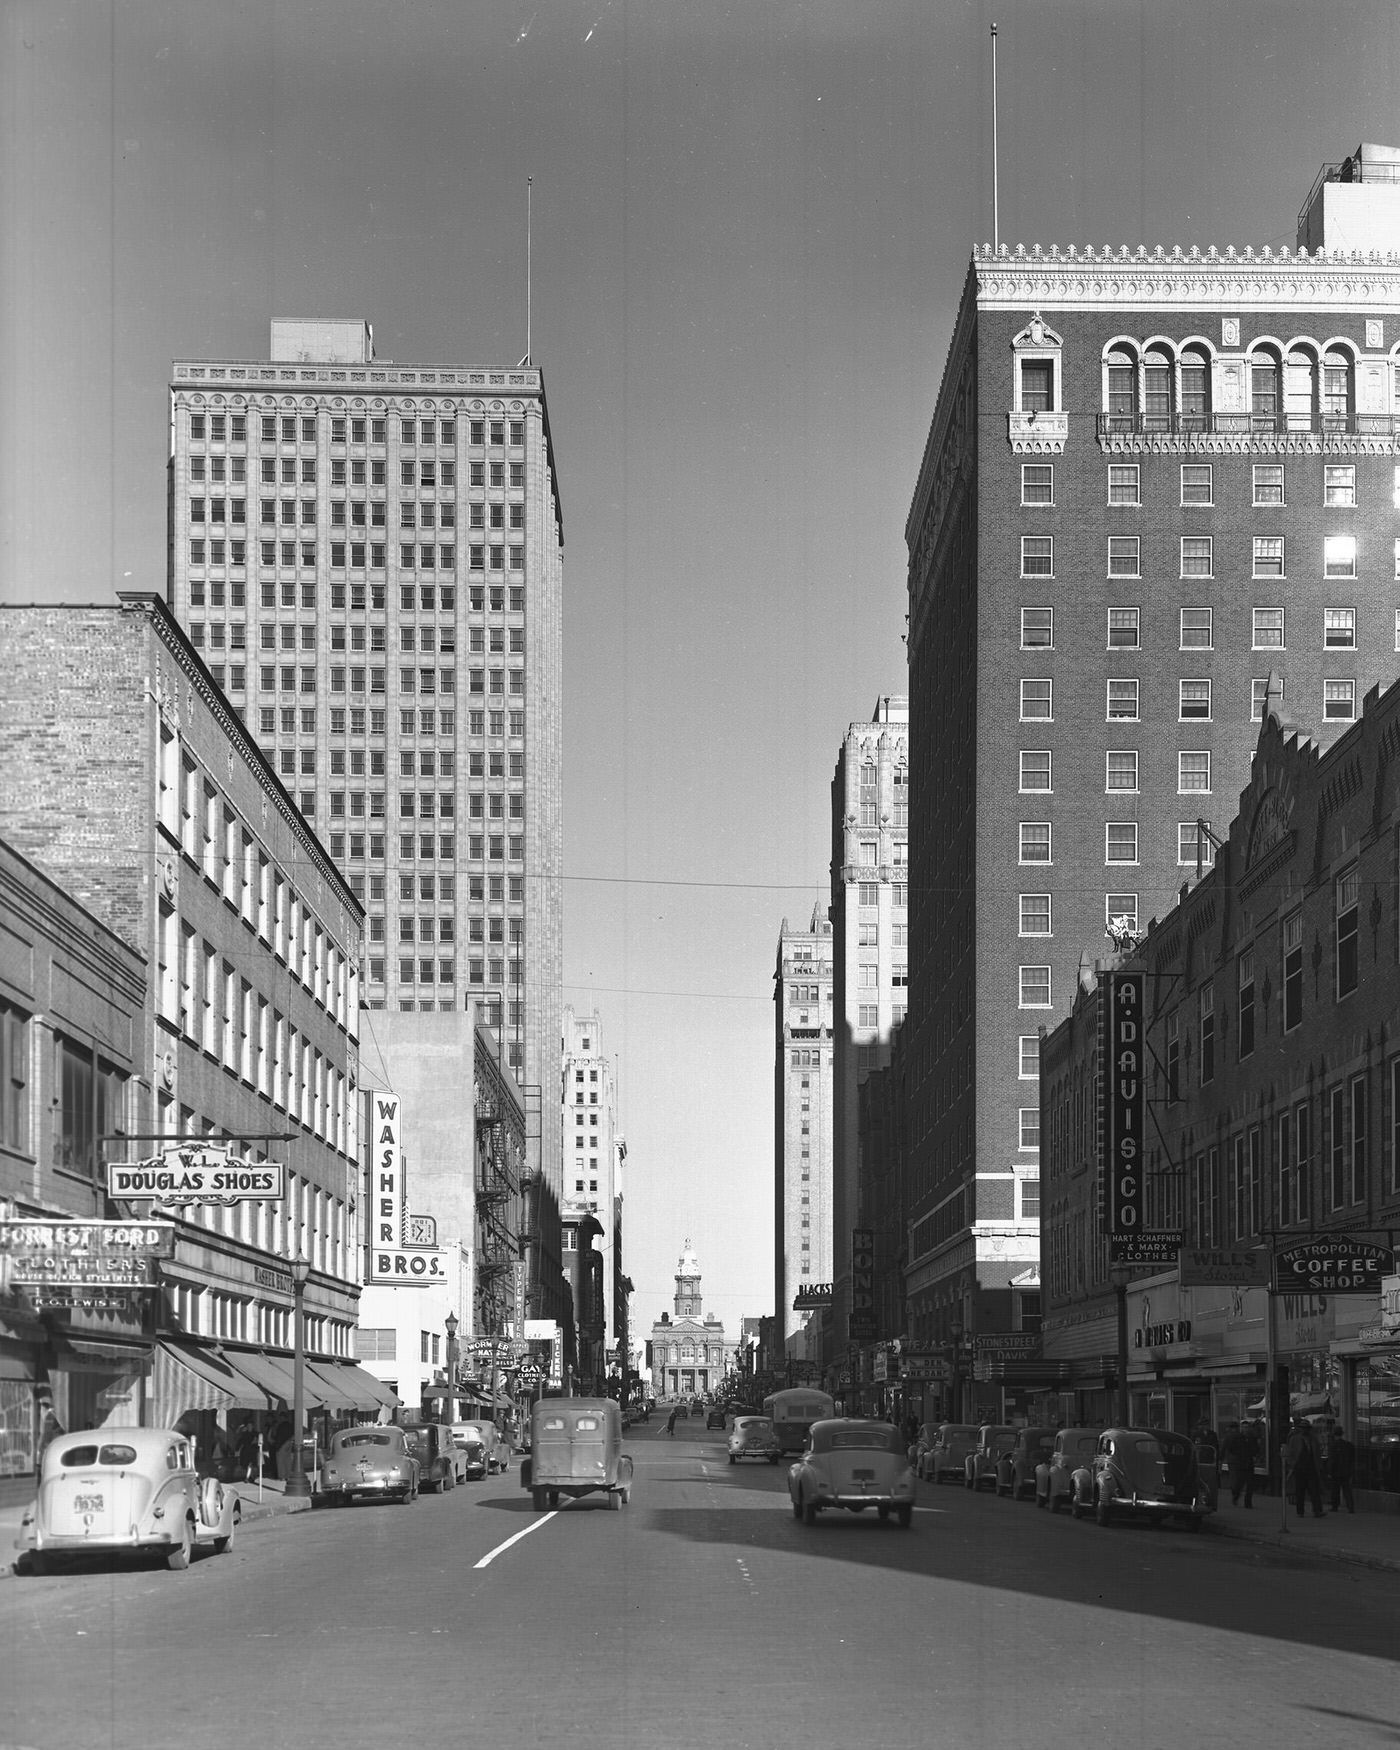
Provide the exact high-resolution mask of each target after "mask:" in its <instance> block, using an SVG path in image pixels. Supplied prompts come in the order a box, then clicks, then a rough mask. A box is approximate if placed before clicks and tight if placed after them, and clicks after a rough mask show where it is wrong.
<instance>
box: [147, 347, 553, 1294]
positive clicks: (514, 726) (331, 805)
mask: <svg viewBox="0 0 1400 1750" xmlns="http://www.w3.org/2000/svg"><path fill="white" fill-rule="evenodd" d="M170 415H171V427H170V429H171V458H170V482H169V496H170V601H171V606H172V608H173V609H174V611H175V613H176V615H177V616H178V618H179V619H180V621H181V623H182V624H183V625H184V626H185V627H186V628H187V630H188V632H189V635H190V640H191V642H192V643H193V644H194V645H195V647H196V648H197V649H198V650H199V651H200V652H201V653H202V655H203V656H204V658H205V660H206V662H207V663H208V664H209V666H210V668H211V670H212V672H213V675H214V678H215V679H216V681H218V682H219V684H220V685H221V686H222V687H223V688H224V691H225V692H226V693H227V695H228V697H229V699H230V700H231V701H232V703H233V705H234V708H235V709H236V710H237V711H238V713H239V715H240V716H241V717H242V718H243V720H244V721H245V723H246V724H247V726H248V728H249V729H250V730H251V731H252V733H253V734H254V735H255V736H256V738H257V740H258V742H259V744H260V745H261V747H262V748H263V750H264V751H265V753H266V754H267V756H268V758H269V759H271V760H272V761H273V762H274V764H275V766H276V768H277V770H278V772H279V773H280V775H281V777H282V780H283V783H284V784H285V785H286V786H287V788H288V789H289V790H290V791H291V792H292V793H293V795H294V796H295V798H296V800H297V802H298V805H299V807H300V809H301V812H302V813H303V814H304V815H305V816H306V818H307V820H308V821H310V822H312V823H314V825H315V828H316V830H317V832H318V834H319V836H320V838H321V840H322V842H323V843H324V844H325V845H326V846H327V847H328V848H329V850H330V853H331V855H332V857H333V858H334V859H335V861H336V862H337V863H338V864H339V866H340V867H341V869H342V870H343V871H344V872H345V875H346V878H347V880H348V882H349V885H350V887H351V889H352V890H353V892H354V893H355V895H356V896H357V897H358V898H359V899H361V900H362V901H363V902H364V906H365V911H366V919H365V934H366V949H365V961H364V965H363V968H362V989H363V992H364V1000H365V1002H366V1004H367V1006H368V1007H369V1008H370V1009H389V1010H415V1011H420V1012H421V1011H423V1010H440V1009H443V1010H445V1009H461V1008H463V1007H464V1006H467V1005H469V1004H471V1003H473V1002H477V1001H484V1003H485V1008H486V1013H487V1014H488V1016H490V1015H492V1014H493V1013H494V1015H495V1016H496V1017H497V1018H498V1020H499V1024H500V1027H501V1029H502V1032H503V1044H504V1055H505V1059H506V1062H507V1065H508V1067H509V1068H510V1070H511V1071H512V1073H513V1074H514V1076H515V1078H516V1080H517V1081H518V1082H519V1083H520V1084H521V1086H522V1088H523V1089H524V1091H525V1098H526V1106H527V1113H528V1114H529V1126H528V1128H529V1131H530V1134H529V1138H528V1149H529V1156H530V1158H529V1161H528V1163H527V1165H528V1166H529V1167H532V1168H534V1169H535V1170H542V1171H543V1173H544V1174H545V1176H546V1179H547V1181H548V1182H549V1184H550V1186H551V1187H552V1188H553V1189H554V1190H555V1191H557V1189H558V1175H559V1162H560V1149H559V1102H558V1100H557V1099H556V1098H555V1096H554V1089H555V1088H556V1086H557V1085H558V1084H557V1079H556V1078H557V1077H558V1074H559V1058H558V1051H559V1024H560V1000H561V979H562V949H561V905H560V879H561V836H560V835H561V797H560V778H561V774H560V761H561V698H560V690H561V586H562V568H563V521H562V510H561V507H560V501H559V491H558V479H557V473H556V469H555V459H554V455H553V451H552V449H551V445H550V434H549V419H548V412H547V409H546V405H545V396H544V383H543V379H542V376H541V373H540V372H539V371H538V370H537V369H534V368H529V367H521V368H517V369H502V368H499V367H478V366H473V365H461V364H450V365H395V364H391V363H390V362H388V361H386V360H382V359H376V358H375V356H374V346H373V337H372V331H371V329H370V327H369V324H367V323H365V322H360V321H274V322H273V324H272V345H271V357H270V358H269V359H267V360H236V361H235V360H230V361H217V362H215V361H211V360H200V361H197V362H188V361H178V362H177V363H176V364H175V366H174V369H173V374H172V380H171V387H170ZM532 1108H533V1109H534V1111H532V1110H531V1109H532ZM535 1111H537V1112H538V1116H537V1117H536V1116H535ZM545 1249H546V1252H548V1251H549V1249H550V1248H549V1246H548V1245H546V1248H545ZM550 1268H552V1266H550V1265H548V1264H546V1265H545V1266H544V1269H545V1270H546V1273H547V1272H548V1270H549V1269H550ZM538 1310H540V1311H541V1312H543V1311H544V1309H543V1307H541V1308H539V1309H538Z"/></svg>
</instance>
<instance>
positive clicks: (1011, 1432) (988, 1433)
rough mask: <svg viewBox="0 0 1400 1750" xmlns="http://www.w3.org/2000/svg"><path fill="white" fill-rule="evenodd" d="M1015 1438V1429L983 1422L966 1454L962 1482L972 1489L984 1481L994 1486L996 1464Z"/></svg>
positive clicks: (997, 1423) (981, 1484) (1008, 1449)
mask: <svg viewBox="0 0 1400 1750" xmlns="http://www.w3.org/2000/svg"><path fill="white" fill-rule="evenodd" d="M1015 1439H1016V1430H1015V1429H1014V1428H1012V1427H1009V1426H1007V1425H1004V1424H1002V1423H1000V1422H984V1423H983V1424H982V1426H981V1427H980V1428H979V1429H978V1430H977V1444H976V1445H975V1446H974V1447H973V1449H972V1451H971V1452H969V1453H968V1455H967V1463H966V1464H965V1465H964V1466H963V1482H964V1484H965V1485H966V1486H967V1487H968V1488H969V1489H973V1490H977V1489H980V1488H981V1487H982V1486H983V1484H984V1483H985V1484H986V1485H988V1486H989V1487H992V1488H994V1487H995V1486H996V1480H997V1465H998V1464H999V1462H1000V1461H1001V1458H1002V1455H1003V1454H1004V1453H1007V1452H1010V1450H1011V1447H1012V1444H1013V1442H1014V1441H1015Z"/></svg>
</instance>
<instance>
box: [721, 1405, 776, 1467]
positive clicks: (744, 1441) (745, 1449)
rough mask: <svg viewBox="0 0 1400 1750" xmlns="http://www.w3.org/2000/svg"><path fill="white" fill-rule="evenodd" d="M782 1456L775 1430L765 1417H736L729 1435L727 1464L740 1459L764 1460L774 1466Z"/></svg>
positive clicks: (736, 1462)
mask: <svg viewBox="0 0 1400 1750" xmlns="http://www.w3.org/2000/svg"><path fill="white" fill-rule="evenodd" d="M782 1456H783V1449H782V1446H781V1444H780V1443H779V1440H778V1433H777V1430H776V1429H775V1428H774V1426H773V1423H772V1421H771V1419H770V1418H769V1417H767V1416H736V1417H735V1418H734V1427H733V1429H732V1430H731V1431H730V1435H729V1462H730V1464H738V1462H739V1460H740V1459H741V1458H766V1459H767V1460H768V1462H769V1464H776V1463H777V1462H778V1460H779V1459H780V1458H781V1457H782Z"/></svg>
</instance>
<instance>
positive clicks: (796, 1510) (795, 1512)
mask: <svg viewBox="0 0 1400 1750" xmlns="http://www.w3.org/2000/svg"><path fill="white" fill-rule="evenodd" d="M792 1516H793V1518H794V1519H800V1518H801V1517H802V1503H801V1501H799V1500H798V1498H797V1496H796V1495H794V1496H793V1497H792Z"/></svg>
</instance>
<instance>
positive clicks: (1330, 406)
mask: <svg viewBox="0 0 1400 1750" xmlns="http://www.w3.org/2000/svg"><path fill="white" fill-rule="evenodd" d="M1350 411H1351V360H1350V359H1349V358H1348V357H1347V355H1346V354H1345V353H1342V352H1329V353H1324V354H1323V358H1322V429H1323V430H1324V431H1345V430H1346V429H1347V425H1348V418H1349V414H1350ZM1352 473H1353V476H1354V475H1355V470H1354V469H1353V470H1352Z"/></svg>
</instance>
